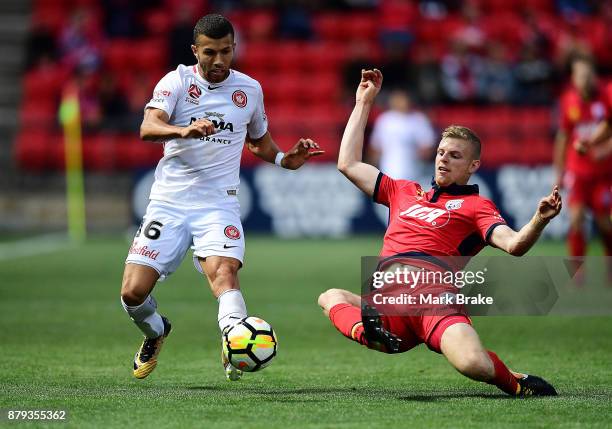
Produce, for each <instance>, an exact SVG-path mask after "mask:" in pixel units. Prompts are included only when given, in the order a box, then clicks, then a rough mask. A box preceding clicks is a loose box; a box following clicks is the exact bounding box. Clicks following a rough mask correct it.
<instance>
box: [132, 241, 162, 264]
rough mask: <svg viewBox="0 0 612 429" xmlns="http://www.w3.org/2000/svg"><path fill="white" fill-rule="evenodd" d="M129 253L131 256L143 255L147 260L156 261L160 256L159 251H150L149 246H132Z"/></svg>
mask: <svg viewBox="0 0 612 429" xmlns="http://www.w3.org/2000/svg"><path fill="white" fill-rule="evenodd" d="M128 253H129V254H130V255H141V256H144V257H146V258H149V259H153V260H156V259H157V256H158V255H159V250H156V249H149V247H148V246H137V245H136V244H132V245H131V246H130V250H129V251H128Z"/></svg>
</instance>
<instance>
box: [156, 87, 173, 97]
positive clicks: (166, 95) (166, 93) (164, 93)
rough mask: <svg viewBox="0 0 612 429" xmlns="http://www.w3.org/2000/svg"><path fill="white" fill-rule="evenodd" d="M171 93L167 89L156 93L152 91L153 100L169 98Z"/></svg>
mask: <svg viewBox="0 0 612 429" xmlns="http://www.w3.org/2000/svg"><path fill="white" fill-rule="evenodd" d="M171 94H172V93H171V92H170V91H168V90H167V89H158V90H157V91H153V98H163V97H170V95H171Z"/></svg>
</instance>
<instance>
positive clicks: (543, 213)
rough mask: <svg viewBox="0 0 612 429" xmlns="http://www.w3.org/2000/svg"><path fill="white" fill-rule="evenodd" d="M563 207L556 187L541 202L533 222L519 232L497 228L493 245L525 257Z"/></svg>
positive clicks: (503, 226)
mask: <svg viewBox="0 0 612 429" xmlns="http://www.w3.org/2000/svg"><path fill="white" fill-rule="evenodd" d="M562 206H563V204H562V201H561V195H560V194H559V188H558V187H557V186H554V187H553V190H552V192H551V193H550V195H548V196H546V197H544V198H542V199H541V200H540V203H539V204H538V208H537V210H536V212H535V214H534V215H533V217H532V218H531V220H530V221H529V222H528V223H527V224H526V225H525V226H523V227H522V228H521V229H520V230H519V231H514V230H513V229H512V228H510V227H508V226H507V225H499V226H497V227H495V229H494V230H493V232H492V233H491V237H490V241H491V244H493V245H494V246H495V247H499V248H500V249H502V250H504V251H505V252H507V253H509V254H511V255H514V256H522V255H524V254H525V253H527V251H528V250H529V249H531V247H532V246H533V245H534V244H535V242H536V241H538V238H539V237H540V234H541V233H542V231H543V230H544V228H545V227H546V225H548V222H550V220H551V219H552V218H554V217H555V216H557V215H558V214H559V212H560V211H561V207H562Z"/></svg>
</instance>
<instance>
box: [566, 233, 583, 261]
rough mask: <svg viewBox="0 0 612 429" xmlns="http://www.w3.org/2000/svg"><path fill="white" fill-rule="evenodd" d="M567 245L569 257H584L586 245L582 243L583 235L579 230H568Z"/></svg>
mask: <svg viewBox="0 0 612 429" xmlns="http://www.w3.org/2000/svg"><path fill="white" fill-rule="evenodd" d="M567 243H568V245H569V253H570V255H571V256H585V253H586V243H585V241H584V233H583V232H582V231H581V230H574V229H570V231H569V233H568V234H567Z"/></svg>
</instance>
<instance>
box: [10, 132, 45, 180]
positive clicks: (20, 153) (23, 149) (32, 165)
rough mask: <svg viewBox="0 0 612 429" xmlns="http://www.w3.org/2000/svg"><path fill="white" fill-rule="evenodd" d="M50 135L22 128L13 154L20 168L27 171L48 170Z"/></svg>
mask: <svg viewBox="0 0 612 429" xmlns="http://www.w3.org/2000/svg"><path fill="white" fill-rule="evenodd" d="M48 143H49V134H48V133H45V132H43V131H41V130H35V131H30V130H28V129H26V128H22V130H21V131H20V133H19V134H18V135H17V137H16V139H15V143H14V146H13V154H14V158H15V161H16V163H17V165H18V166H19V168H21V169H23V170H27V171H44V170H46V169H47V163H48V160H49V156H48Z"/></svg>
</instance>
